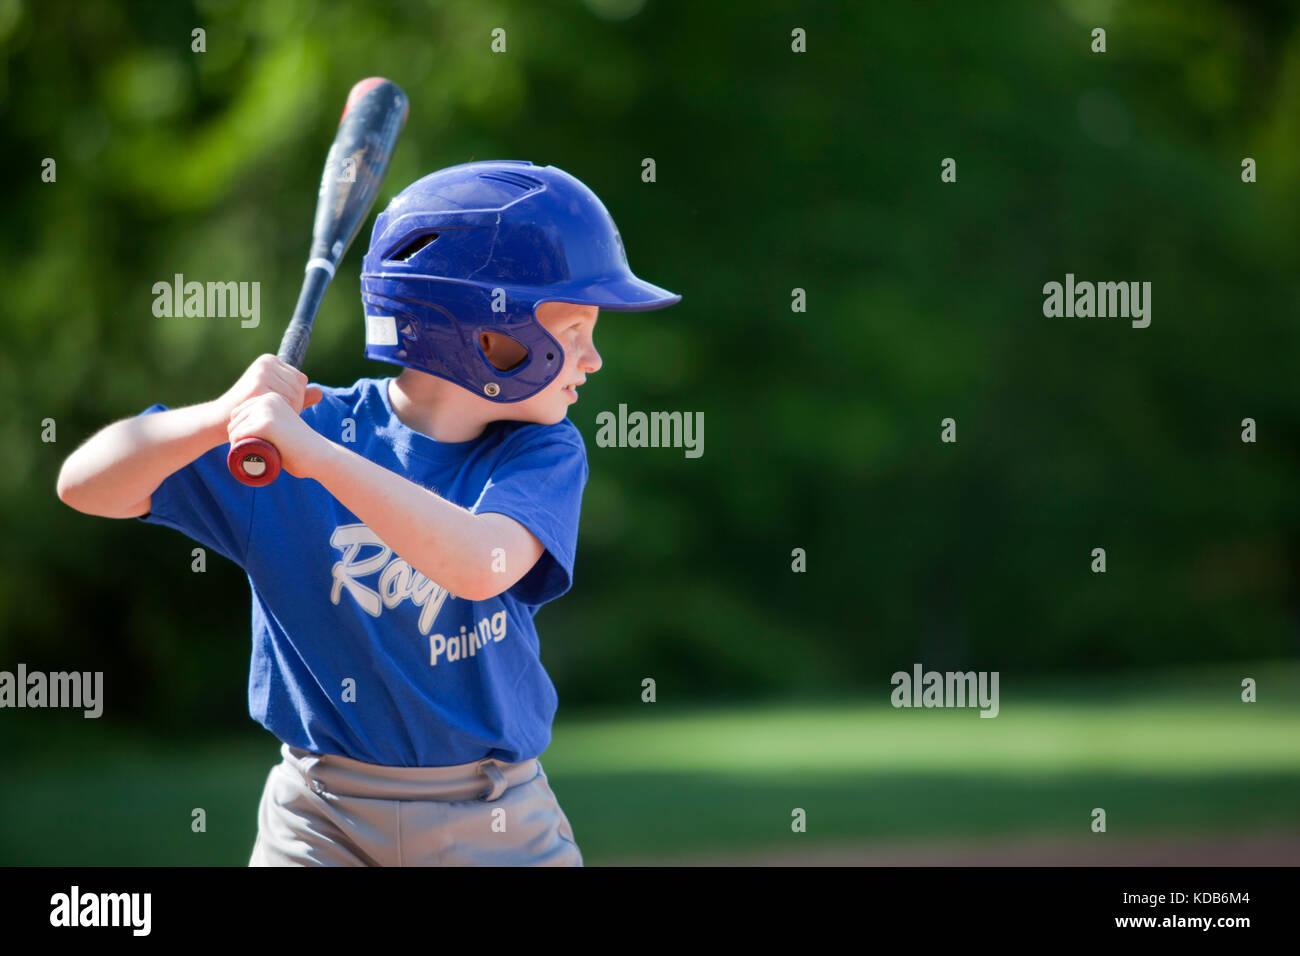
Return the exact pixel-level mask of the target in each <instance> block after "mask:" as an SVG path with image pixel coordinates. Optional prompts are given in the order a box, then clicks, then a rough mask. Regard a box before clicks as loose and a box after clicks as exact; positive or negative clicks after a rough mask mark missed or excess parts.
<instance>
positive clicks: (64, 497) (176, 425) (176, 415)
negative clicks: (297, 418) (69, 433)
mask: <svg viewBox="0 0 1300 956" xmlns="http://www.w3.org/2000/svg"><path fill="white" fill-rule="evenodd" d="M267 393H273V394H277V395H280V396H282V397H283V398H284V399H285V400H286V402H288V403H289V404H291V405H292V406H293V407H294V408H295V409H297V410H298V411H301V410H302V408H303V407H306V406H310V405H313V404H315V403H316V402H317V401H319V400H320V397H321V393H320V390H319V389H317V388H311V389H308V388H307V376H306V375H304V374H303V373H302V372H300V371H298V370H297V369H295V368H293V367H292V366H290V365H286V364H285V363H284V362H281V361H280V360H279V359H277V358H276V357H275V356H274V355H262V356H259V357H258V358H257V359H256V360H255V361H254V362H253V364H252V365H250V366H249V367H248V369H247V371H245V372H244V374H243V375H242V376H240V378H239V381H237V382H236V383H235V384H234V385H232V386H231V387H230V389H229V390H228V391H227V392H226V393H225V394H224V395H222V396H221V397H220V398H216V399H213V400H212V401H210V402H204V403H203V404H201V405H191V406H189V407H187V408H177V409H171V410H169V411H164V412H158V413H156V414H153V415H144V416H135V417H133V418H127V419H123V420H122V421H119V422H114V423H113V424H112V425H109V426H107V427H106V428H103V429H101V430H100V431H99V432H97V433H96V434H95V435H94V436H92V437H91V438H90V440H89V441H87V442H86V443H85V444H84V445H82V446H81V447H80V448H78V449H77V450H76V451H74V452H73V453H72V454H71V455H69V456H68V458H67V460H66V461H64V463H63V467H62V468H61V469H60V470H59V480H58V493H59V499H60V500H61V501H63V502H64V504H67V505H69V506H70V507H73V508H75V509H76V510H78V511H82V512H85V513H86V514H93V515H100V516H102V517H105V518H138V517H140V516H141V515H146V514H148V513H149V509H150V498H151V497H152V495H153V493H154V492H155V491H156V490H157V489H158V486H159V485H161V484H162V483H163V481H165V480H166V479H167V477H168V476H169V475H171V474H173V473H174V472H176V471H179V470H180V469H181V468H184V467H185V466H186V465H188V464H189V463H190V462H192V461H194V460H195V459H196V458H198V457H199V456H200V455H203V454H204V453H206V452H208V451H211V450H212V449H213V448H215V447H217V446H218V445H221V444H224V443H225V442H226V441H227V426H228V425H229V421H230V415H231V412H232V411H233V410H234V409H235V408H236V407H238V406H239V405H241V404H242V403H243V402H245V401H246V400H247V399H249V398H250V397H255V396H257V395H262V394H267ZM232 480H233V479H232Z"/></svg>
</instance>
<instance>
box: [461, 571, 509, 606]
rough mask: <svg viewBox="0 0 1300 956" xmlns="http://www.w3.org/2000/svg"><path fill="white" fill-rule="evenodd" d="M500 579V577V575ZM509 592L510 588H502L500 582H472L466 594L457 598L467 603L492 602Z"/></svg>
mask: <svg viewBox="0 0 1300 956" xmlns="http://www.w3.org/2000/svg"><path fill="white" fill-rule="evenodd" d="M499 577H500V575H498V578H499ZM508 590H510V589H509V587H502V586H501V582H500V581H499V580H496V581H493V580H481V581H472V582H470V584H469V586H468V588H467V589H466V593H464V594H460V595H457V596H458V597H461V598H464V599H465V600H467V601H490V600H492V599H493V598H494V597H497V596H498V595H501V594H504V593H505V592H506V591H508Z"/></svg>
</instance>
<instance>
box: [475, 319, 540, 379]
mask: <svg viewBox="0 0 1300 956" xmlns="http://www.w3.org/2000/svg"><path fill="white" fill-rule="evenodd" d="M478 347H479V351H480V352H481V353H482V354H483V359H484V361H486V362H487V363H488V364H489V365H491V366H492V367H493V368H494V369H496V370H497V371H498V372H511V371H514V370H515V369H517V368H519V366H521V365H523V364H524V363H525V362H527V361H528V348H527V346H525V345H524V344H523V343H521V342H520V341H519V340H518V339H516V338H514V337H512V336H510V335H507V334H506V333H505V332H497V331H492V330H490V329H480V330H479V333H478Z"/></svg>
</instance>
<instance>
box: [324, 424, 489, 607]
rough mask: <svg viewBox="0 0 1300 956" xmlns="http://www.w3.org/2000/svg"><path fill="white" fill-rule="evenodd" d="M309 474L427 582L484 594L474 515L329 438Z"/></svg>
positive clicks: (484, 564)
mask: <svg viewBox="0 0 1300 956" xmlns="http://www.w3.org/2000/svg"><path fill="white" fill-rule="evenodd" d="M311 477H312V478H315V479H316V480H317V481H319V482H320V483H321V484H322V485H324V486H325V488H326V490H328V491H329V492H330V494H332V495H333V496H334V497H335V498H337V499H338V500H339V501H340V502H341V503H342V504H343V506H344V507H345V508H347V509H348V510H349V511H351V512H352V513H353V514H355V515H356V516H357V517H358V518H360V519H361V520H362V521H364V522H365V523H366V525H367V526H368V527H369V528H370V530H371V531H373V532H374V533H375V534H377V535H378V536H379V537H380V538H381V539H382V540H383V542H384V543H385V544H386V545H388V546H389V547H390V548H392V549H393V552H394V553H395V554H398V555H400V556H401V557H402V559H403V560H405V561H406V563H407V564H409V565H410V566H411V567H412V568H414V569H415V570H416V571H419V572H420V573H421V574H423V575H424V576H425V577H427V578H428V579H429V580H430V581H433V582H434V583H436V584H439V585H441V586H442V587H444V588H446V589H447V590H448V591H450V592H451V593H452V594H454V595H455V596H456V597H460V598H467V599H470V600H482V599H484V598H485V597H486V596H487V595H486V593H481V592H483V589H484V586H485V579H486V578H487V571H488V568H489V564H490V561H491V556H490V545H489V544H488V543H487V542H485V541H484V540H483V533H482V526H481V524H480V523H479V516H477V515H475V514H474V513H473V512H470V511H467V510H465V509H464V508H462V507H460V506H459V505H455V504H452V503H451V502H450V501H447V500H446V499H445V498H441V497H439V496H438V495H436V494H434V493H433V492H431V491H429V490H428V489H427V488H422V487H420V486H419V485H417V484H415V483H414V482H412V481H408V480H407V479H406V478H403V477H402V476H401V475H398V474H396V473H394V472H392V471H389V470H388V469H387V468H385V467H383V466H382V465H377V464H375V463H374V462H372V461H370V460H369V459H367V458H363V457H361V456H360V455H357V454H355V453H353V452H351V451H349V450H348V449H346V448H344V447H343V446H342V445H337V444H335V443H333V442H328V443H326V444H325V447H323V449H322V451H321V456H320V460H319V461H318V462H317V463H316V464H315V466H314V467H313V468H312V469H311Z"/></svg>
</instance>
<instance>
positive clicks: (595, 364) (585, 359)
mask: <svg viewBox="0 0 1300 956" xmlns="http://www.w3.org/2000/svg"><path fill="white" fill-rule="evenodd" d="M578 364H579V365H580V366H581V367H582V370H583V371H584V372H586V373H587V374H588V375H590V374H592V373H593V372H599V371H600V367H601V365H603V364H604V363H603V362H602V361H601V358H600V353H599V352H597V351H596V346H594V345H588V346H587V348H586V349H585V350H584V351H583V353H582V358H581V360H580V361H579V363H578Z"/></svg>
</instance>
